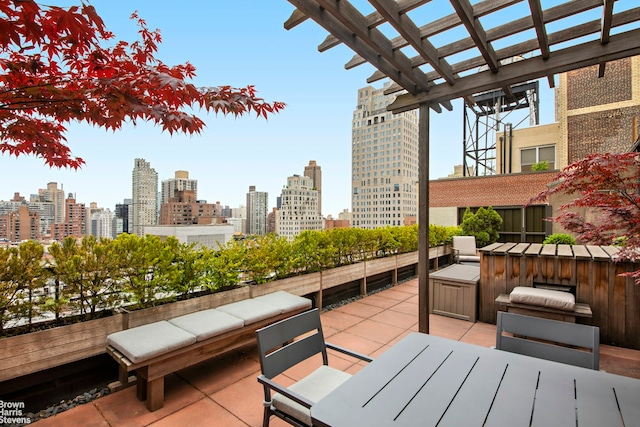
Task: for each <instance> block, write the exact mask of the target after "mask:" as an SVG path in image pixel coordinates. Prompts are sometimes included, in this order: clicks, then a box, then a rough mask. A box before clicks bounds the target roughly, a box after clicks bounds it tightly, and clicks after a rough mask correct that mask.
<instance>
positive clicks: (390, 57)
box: [284, 0, 640, 333]
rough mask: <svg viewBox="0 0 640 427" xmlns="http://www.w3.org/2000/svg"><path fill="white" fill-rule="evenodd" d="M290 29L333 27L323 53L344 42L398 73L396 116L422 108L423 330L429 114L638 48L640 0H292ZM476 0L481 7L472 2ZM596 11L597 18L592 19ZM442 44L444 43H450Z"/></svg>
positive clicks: (424, 318)
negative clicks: (455, 102) (310, 25)
mask: <svg viewBox="0 0 640 427" xmlns="http://www.w3.org/2000/svg"><path fill="white" fill-rule="evenodd" d="M288 1H289V3H291V4H292V5H293V6H295V8H296V9H295V10H294V12H293V13H292V15H291V17H290V18H289V19H288V20H287V21H286V23H285V24H284V26H285V28H286V29H291V28H293V27H295V26H296V25H298V24H300V23H302V22H303V21H305V20H306V19H312V20H313V21H315V22H316V23H317V24H318V25H320V26H321V27H323V28H324V29H325V30H327V31H328V32H329V36H328V37H327V38H326V40H325V41H324V42H322V43H321V44H320V45H319V46H318V49H319V51H321V52H323V51H326V50H328V49H330V48H332V47H335V46H337V45H339V44H344V45H346V46H348V47H349V48H350V49H351V50H353V51H354V52H355V56H354V57H353V58H352V59H351V60H350V61H349V62H347V64H346V65H345V67H346V68H347V69H350V68H353V67H356V66H358V65H362V64H365V63H369V64H371V65H373V66H374V67H375V68H376V71H375V72H374V73H373V74H372V75H371V76H370V77H369V78H368V79H367V82H368V83H372V82H375V81H378V80H382V79H387V78H388V79H391V80H392V81H393V82H394V83H393V84H392V85H391V86H390V87H389V88H388V89H387V90H386V91H385V93H386V94H393V93H399V92H402V93H401V94H399V95H398V96H397V98H396V100H395V101H394V102H393V103H392V104H391V105H389V106H388V107H387V109H388V110H389V111H391V112H393V113H400V112H403V111H408V110H412V109H416V108H417V109H419V137H418V141H419V157H420V158H419V214H418V222H419V224H421V225H422V226H420V227H419V260H420V261H419V264H418V281H419V295H420V296H419V298H420V311H419V330H420V332H426V333H428V332H429V315H428V306H429V301H428V298H429V292H428V281H429V263H428V259H429V257H428V251H429V235H428V233H429V227H428V226H425V225H427V224H429V113H430V110H434V111H436V112H441V111H442V109H443V108H444V109H447V110H452V105H451V100H453V99H456V98H463V99H464V100H465V102H466V103H473V102H474V100H473V96H474V95H475V94H480V93H483V92H486V91H490V90H502V91H503V92H504V94H505V95H506V97H507V99H508V98H509V97H513V96H514V95H513V92H512V87H513V86H514V85H518V84H521V83H524V82H528V81H531V80H537V79H541V78H546V79H547V80H548V84H549V85H550V86H551V87H553V86H554V75H555V74H558V73H563V72H567V71H570V70H574V69H578V68H584V67H587V66H592V65H598V71H597V72H598V74H599V76H600V77H602V76H604V75H605V73H606V64H607V62H610V61H614V60H617V59H621V58H626V57H630V56H635V55H639V54H640V6H639V4H638V2H637V0H618V1H614V0H569V1H562V0H484V1H479V2H472V1H471V0H397V1H396V0H368V2H367V1H364V0H351V1H348V0H288ZM472 3H473V4H472ZM594 14H595V18H594ZM442 40H446V42H445V43H442Z"/></svg>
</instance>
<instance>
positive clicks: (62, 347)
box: [0, 248, 450, 382]
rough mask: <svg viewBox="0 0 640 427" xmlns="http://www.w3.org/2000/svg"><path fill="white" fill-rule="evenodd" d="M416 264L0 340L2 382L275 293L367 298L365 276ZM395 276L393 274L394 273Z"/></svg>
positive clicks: (383, 265) (274, 285) (382, 262)
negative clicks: (350, 293) (331, 291)
mask: <svg viewBox="0 0 640 427" xmlns="http://www.w3.org/2000/svg"><path fill="white" fill-rule="evenodd" d="M446 250H447V249H442V248H439V249H435V248H434V250H433V256H437V254H439V255H442V254H443V252H444V251H446ZM449 251H450V248H449ZM430 255H431V253H430ZM417 262H418V253H417V252H414V253H409V254H402V255H399V256H393V257H387V258H381V259H376V260H371V261H367V262H362V263H358V264H353V265H348V266H344V267H339V268H334V269H331V270H325V271H323V272H320V273H313V274H307V275H302V276H296V277H291V278H287V279H284V280H278V281H274V282H269V283H265V284H263V285H251V286H243V287H241V288H237V289H232V290H230V291H225V292H219V293H216V294H212V295H206V296H202V297H197V298H192V299H188V300H184V301H178V302H174V303H169V304H164V305H160V306H157V307H151V308H146V309H141V310H135V311H131V312H124V313H120V314H116V315H114V316H110V317H107V318H104V319H96V320H91V321H87V322H82V323H76V324H73V325H67V326H59V327H55V328H52V329H47V330H43V331H38V332H33V333H29V334H24V335H19V336H15V337H9V338H2V339H0V355H2V363H0V382H2V381H6V380H9V379H12V378H17V377H20V376H23V375H27V374H32V373H34V372H38V371H41V370H45V369H49V368H52V367H56V366H60V365H63V364H66V363H71V362H75V361H78V360H81V359H84V358H87V357H92V356H96V355H99V354H103V353H105V340H106V337H107V335H109V334H111V333H113V332H117V331H120V330H123V329H127V328H132V327H135V326H139V325H143V324H147V323H151V322H157V321H159V320H166V319H169V318H172V317H175V316H180V315H183V314H189V313H193V312H195V311H200V310H205V309H209V308H214V307H218V306H221V305H224V304H228V303H231V302H235V301H239V300H242V299H246V298H251V297H256V296H259V295H263V294H266V293H271V292H275V291H278V290H284V291H287V292H290V293H292V294H295V295H300V296H304V295H314V296H315V297H316V304H318V305H321V304H322V290H323V289H328V288H331V287H335V286H340V285H342V284H344V283H349V282H353V281H356V280H360V281H361V282H362V289H361V290H362V293H363V294H365V293H366V277H367V275H371V274H372V273H371V272H376V273H377V272H385V271H389V270H391V271H397V268H401V267H406V266H408V265H411V264H417ZM394 277H397V276H396V275H394Z"/></svg>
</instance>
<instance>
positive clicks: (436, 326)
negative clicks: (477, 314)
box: [429, 314, 473, 340]
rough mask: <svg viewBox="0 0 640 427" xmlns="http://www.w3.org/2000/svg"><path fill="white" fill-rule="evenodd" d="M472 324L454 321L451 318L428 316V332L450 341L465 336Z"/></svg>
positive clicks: (435, 315)
mask: <svg viewBox="0 0 640 427" xmlns="http://www.w3.org/2000/svg"><path fill="white" fill-rule="evenodd" d="M472 325H473V323H471V322H467V321H466V320H460V319H454V318H451V317H445V316H439V315H437V314H430V315H429V332H430V333H431V334H433V335H438V336H440V337H443V338H449V339H452V340H459V339H461V338H462V337H463V336H464V334H466V333H467V332H468V331H469V329H470V328H471V326H472Z"/></svg>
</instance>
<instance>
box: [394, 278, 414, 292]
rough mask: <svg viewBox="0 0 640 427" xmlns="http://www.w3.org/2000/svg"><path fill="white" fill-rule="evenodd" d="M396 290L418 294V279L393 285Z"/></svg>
mask: <svg viewBox="0 0 640 427" xmlns="http://www.w3.org/2000/svg"><path fill="white" fill-rule="evenodd" d="M393 289H395V290H396V291H400V292H406V293H408V294H412V295H417V294H418V279H412V280H409V281H408V282H404V283H400V284H398V285H396V286H394V287H393Z"/></svg>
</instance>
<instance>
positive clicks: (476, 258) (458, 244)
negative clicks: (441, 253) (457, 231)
mask: <svg viewBox="0 0 640 427" xmlns="http://www.w3.org/2000/svg"><path fill="white" fill-rule="evenodd" d="M451 246H452V249H453V260H454V262H455V263H456V264H459V263H464V262H474V263H479V262H480V255H478V253H477V252H476V238H475V236H453V239H452V242H451Z"/></svg>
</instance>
